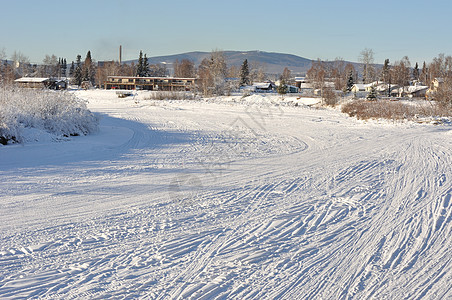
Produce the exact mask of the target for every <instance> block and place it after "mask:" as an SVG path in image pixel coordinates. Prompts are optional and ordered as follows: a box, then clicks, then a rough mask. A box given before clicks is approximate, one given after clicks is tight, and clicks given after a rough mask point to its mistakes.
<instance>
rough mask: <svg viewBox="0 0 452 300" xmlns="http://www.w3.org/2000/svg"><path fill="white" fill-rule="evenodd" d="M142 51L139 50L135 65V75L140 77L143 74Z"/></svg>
mask: <svg viewBox="0 0 452 300" xmlns="http://www.w3.org/2000/svg"><path fill="white" fill-rule="evenodd" d="M143 72H144V70H143V51H141V50H140V56H139V57H138V65H137V71H136V73H137V76H139V77H142V76H143Z"/></svg>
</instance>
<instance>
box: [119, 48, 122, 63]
mask: <svg viewBox="0 0 452 300" xmlns="http://www.w3.org/2000/svg"><path fill="white" fill-rule="evenodd" d="M121 62H122V45H119V65H121Z"/></svg>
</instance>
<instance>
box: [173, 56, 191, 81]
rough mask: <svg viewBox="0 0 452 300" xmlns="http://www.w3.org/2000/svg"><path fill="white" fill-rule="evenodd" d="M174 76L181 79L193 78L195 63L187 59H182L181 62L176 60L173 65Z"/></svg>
mask: <svg viewBox="0 0 452 300" xmlns="http://www.w3.org/2000/svg"><path fill="white" fill-rule="evenodd" d="M173 67H174V76H175V77H182V78H192V77H195V74H196V72H195V63H194V62H193V61H191V60H188V59H183V60H182V61H181V62H179V60H177V59H176V61H175V62H174V63H173Z"/></svg>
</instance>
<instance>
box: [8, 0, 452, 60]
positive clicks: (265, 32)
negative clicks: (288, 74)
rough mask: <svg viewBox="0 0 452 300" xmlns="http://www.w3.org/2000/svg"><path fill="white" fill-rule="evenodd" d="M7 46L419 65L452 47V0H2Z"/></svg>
mask: <svg viewBox="0 0 452 300" xmlns="http://www.w3.org/2000/svg"><path fill="white" fill-rule="evenodd" d="M0 8H1V11H2V17H1V18H0V28H2V30H1V31H0V50H1V49H2V48H4V49H5V51H6V54H7V56H8V57H10V56H11V54H12V53H13V52H14V51H15V50H17V51H20V52H22V53H23V54H25V55H26V56H28V57H29V58H30V60H31V61H32V62H42V60H43V58H44V56H45V55H46V54H49V55H50V54H55V55H56V56H58V57H66V58H67V60H68V61H72V60H75V57H76V55H77V54H81V55H82V57H85V55H86V52H87V51H88V50H91V52H92V56H93V58H94V59H95V60H110V59H116V60H117V59H118V48H119V45H120V44H122V45H123V50H124V51H123V59H135V58H137V56H138V52H139V51H140V50H143V52H145V53H147V55H148V57H151V56H158V55H167V54H177V53H182V52H189V51H211V50H213V49H222V50H243V51H246V50H261V51H268V52H282V53H289V54H295V55H299V56H302V57H306V58H310V59H317V58H321V59H325V60H326V59H328V60H333V59H335V58H336V57H341V58H343V59H346V60H351V61H357V60H358V56H359V53H360V52H361V51H362V50H363V49H364V48H370V49H372V50H373V51H374V53H375V62H377V63H383V61H384V59H385V58H389V59H390V60H391V62H394V61H395V60H400V59H401V58H402V57H403V56H405V55H408V57H409V58H410V60H411V62H412V64H413V65H414V63H415V62H416V61H418V62H419V63H420V64H422V62H423V61H424V60H425V61H427V62H430V61H431V60H432V58H433V57H435V56H437V55H438V54H439V53H445V54H446V55H448V54H452V39H451V37H452V34H451V29H452V1H448V0H430V1H426V0H424V1H419V0H411V1H397V0H392V1H388V0H378V1H366V0H362V1H358V0H343V1H333V0H316V1H304V0H298V1H292V0H286V1H281V2H278V1H267V0H261V1H244V0H241V1H237V0H229V1H226V0H225V1H215V0H210V1H207V0H191V1H181V0H172V1H171V0H166V1H162V0H160V1H153V0H151V1H144V0H143V1H141V0H133V1H132V0H110V1H104V0H90V1H87V0H77V1H74V0H72V1H62V0H59V1H56V0H55V1H54V0H40V1H37V0H22V1H13V0H0Z"/></svg>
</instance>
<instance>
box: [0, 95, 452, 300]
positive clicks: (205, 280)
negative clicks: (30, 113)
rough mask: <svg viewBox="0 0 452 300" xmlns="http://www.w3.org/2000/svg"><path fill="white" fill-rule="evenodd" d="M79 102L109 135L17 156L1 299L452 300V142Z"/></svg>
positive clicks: (3, 172)
mask: <svg viewBox="0 0 452 300" xmlns="http://www.w3.org/2000/svg"><path fill="white" fill-rule="evenodd" d="M76 93H77V95H78V96H79V97H81V98H83V99H86V100H88V101H89V104H88V107H89V109H90V110H91V111H94V112H97V113H98V114H99V115H101V121H100V130H99V132H98V133H96V134H93V135H90V136H86V137H73V138H71V140H70V141H65V142H59V143H56V142H37V143H31V144H25V145H9V146H3V147H0V178H1V182H2V189H1V194H0V208H1V209H0V220H1V222H0V298H2V299H8V298H21V297H22V298H50V299H72V298H82V299H83V298H90V299H106V298H125V297H126V296H127V297H129V298H144V299H179V298H181V299H186V298H193V299H216V298H218V299H363V298H364V299H366V298H376V299H419V298H424V299H447V298H451V297H452V284H451V279H452V278H451V277H452V271H451V270H452V252H451V249H452V239H451V234H452V222H451V220H452V216H451V215H452V201H451V200H452V199H451V197H452V196H451V195H452V151H451V150H452V130H451V127H450V126H432V125H419V124H408V123H407V124H399V123H397V124H391V123H374V122H372V123H363V122H358V121H356V120H355V119H352V118H348V117H346V116H345V115H343V114H340V113H339V112H337V111H335V110H319V109H313V108H309V107H307V106H304V105H302V104H303V103H299V105H298V106H295V105H293V103H290V99H289V100H287V99H286V101H285V104H284V105H278V104H277V103H275V102H276V101H277V99H278V98H258V97H254V98H249V99H247V100H246V101H245V102H243V101H242V100H240V99H239V98H228V99H226V100H222V101H218V100H213V99H211V100H202V101H151V100H142V99H144V98H145V94H144V93H145V92H143V94H141V95H139V96H137V97H135V98H134V99H132V98H131V97H129V98H125V99H119V98H117V97H116V95H115V94H114V92H112V91H79V92H76ZM294 101H295V100H294Z"/></svg>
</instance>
